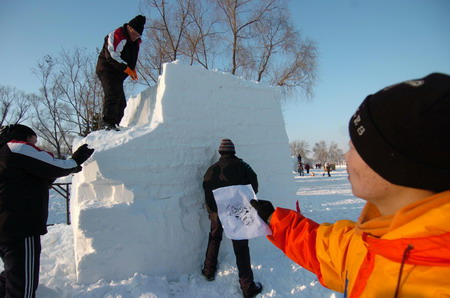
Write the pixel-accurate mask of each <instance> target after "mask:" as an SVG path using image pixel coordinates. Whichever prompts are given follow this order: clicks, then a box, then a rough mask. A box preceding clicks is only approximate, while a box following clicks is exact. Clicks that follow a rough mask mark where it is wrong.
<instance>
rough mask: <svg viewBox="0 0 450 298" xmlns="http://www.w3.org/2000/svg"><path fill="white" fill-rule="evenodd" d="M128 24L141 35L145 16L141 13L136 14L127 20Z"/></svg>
mask: <svg viewBox="0 0 450 298" xmlns="http://www.w3.org/2000/svg"><path fill="white" fill-rule="evenodd" d="M128 25H130V26H131V27H133V29H134V30H136V31H137V32H138V33H139V34H140V35H142V32H144V25H145V17H144V16H143V15H138V16H136V17H134V18H133V19H132V20H131V21H129V22H128Z"/></svg>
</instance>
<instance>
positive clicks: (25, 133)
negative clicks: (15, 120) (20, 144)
mask: <svg viewBox="0 0 450 298" xmlns="http://www.w3.org/2000/svg"><path fill="white" fill-rule="evenodd" d="M0 136H1V138H9V139H16V140H21V141H26V140H27V138H28V137H29V136H36V133H35V132H34V130H32V129H31V128H29V127H28V126H25V125H22V124H11V125H6V126H3V127H2V128H1V129H0Z"/></svg>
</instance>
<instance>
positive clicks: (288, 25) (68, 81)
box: [0, 0, 317, 157]
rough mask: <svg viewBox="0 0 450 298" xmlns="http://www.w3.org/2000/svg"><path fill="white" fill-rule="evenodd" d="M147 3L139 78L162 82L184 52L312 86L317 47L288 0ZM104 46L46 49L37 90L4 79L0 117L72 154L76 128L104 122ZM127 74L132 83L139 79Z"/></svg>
mask: <svg viewBox="0 0 450 298" xmlns="http://www.w3.org/2000/svg"><path fill="white" fill-rule="evenodd" d="M140 9H141V11H142V14H144V15H145V16H146V17H147V23H146V29H145V31H144V37H143V42H142V43H141V50H140V53H139V61H138V67H137V71H138V73H139V75H140V81H139V83H138V84H144V85H145V86H149V87H150V86H153V85H155V84H156V83H157V81H158V77H159V75H161V74H162V67H163V64H164V63H167V62H172V61H175V60H180V61H182V62H183V63H187V64H190V65H197V66H201V67H204V68H205V69H217V70H220V71H223V72H228V73H231V74H233V75H236V76H239V77H243V78H245V79H248V80H253V81H257V82H262V83H265V84H268V85H271V86H278V87H280V88H281V90H282V91H283V93H284V94H286V95H288V94H289V95H292V94H294V93H295V92H298V91H300V92H302V93H304V94H305V95H306V96H310V95H311V94H312V90H313V86H314V83H315V80H316V68H317V61H316V60H317V48H316V45H315V43H314V42H313V41H311V40H305V39H303V38H302V37H301V35H300V33H299V32H298V31H297V30H296V29H295V28H294V26H293V23H292V20H291V17H290V15H289V11H288V6H287V0H214V1H213V0H175V1H167V0H150V1H146V2H142V4H141V8H140ZM119 26H120V24H118V25H117V27H119ZM114 29H115V28H111V31H112V30H114ZM107 33H108V32H105V35H106V34H107ZM103 37H104V36H99V46H101V43H102V40H103ZM98 50H99V49H97V52H89V51H88V50H87V49H85V48H78V47H77V48H74V49H72V50H66V49H63V50H62V51H61V52H60V53H59V54H57V55H46V56H45V57H43V58H42V59H41V60H40V61H38V62H37V64H36V66H35V67H34V68H32V72H33V73H34V75H35V76H36V78H37V79H38V80H39V81H40V89H39V92H38V93H37V94H27V93H25V92H22V91H20V90H17V89H15V88H12V87H8V86H0V117H1V123H0V125H6V124H15V123H21V122H24V121H26V122H31V126H32V127H33V129H34V130H35V131H36V132H37V133H38V135H39V137H40V138H41V141H40V145H41V146H42V147H43V148H45V149H46V150H49V151H52V152H54V153H55V154H56V156H58V157H64V156H66V155H68V154H70V153H71V144H72V141H73V139H74V137H75V136H77V135H78V136H86V135H87V134H89V133H90V132H92V131H95V130H98V129H100V126H101V123H100V118H101V116H100V115H101V106H102V101H103V90H102V88H101V85H100V81H99V80H98V78H97V75H96V74H95V67H96V63H97V56H98ZM126 82H127V83H126V85H125V88H126V90H130V88H133V85H134V84H136V83H135V82H130V80H127V81H126Z"/></svg>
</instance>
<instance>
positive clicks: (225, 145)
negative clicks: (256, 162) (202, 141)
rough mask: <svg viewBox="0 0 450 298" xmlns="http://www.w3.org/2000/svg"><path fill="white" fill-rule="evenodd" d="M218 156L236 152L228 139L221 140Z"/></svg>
mask: <svg viewBox="0 0 450 298" xmlns="http://www.w3.org/2000/svg"><path fill="white" fill-rule="evenodd" d="M219 153H220V154H235V153H236V150H235V149H234V144H233V142H232V141H231V140H230V139H222V142H221V143H220V146H219Z"/></svg>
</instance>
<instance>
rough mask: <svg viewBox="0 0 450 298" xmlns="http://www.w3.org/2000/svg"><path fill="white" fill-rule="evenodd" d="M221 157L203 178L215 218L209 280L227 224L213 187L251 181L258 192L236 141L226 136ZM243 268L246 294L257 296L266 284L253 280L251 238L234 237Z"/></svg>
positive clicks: (205, 269) (207, 257) (241, 276)
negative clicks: (221, 217) (223, 225)
mask: <svg viewBox="0 0 450 298" xmlns="http://www.w3.org/2000/svg"><path fill="white" fill-rule="evenodd" d="M219 153H220V158H219V161H218V162H217V163H215V164H213V165H212V166H210V167H209V168H208V170H207V171H206V173H205V175H204V178H203V189H204V190H205V201H206V207H207V209H208V213H209V219H210V220H211V231H210V233H209V240H208V248H207V250H206V255H205V263H204V265H203V269H202V274H203V275H204V276H205V278H206V280H208V281H212V280H214V278H215V277H214V276H215V273H216V270H217V257H218V255H219V248H220V242H221V241H222V234H223V227H222V223H221V222H220V219H219V215H218V213H217V204H216V201H215V199H214V194H213V192H212V191H213V190H214V189H217V188H221V187H226V186H232V185H247V184H251V186H252V188H253V190H254V192H255V193H257V192H258V178H257V176H256V173H255V172H254V171H253V170H252V168H251V167H250V166H249V165H248V164H246V163H245V162H244V161H243V160H242V159H240V158H238V157H236V155H235V154H236V151H235V148H234V144H233V142H232V141H231V140H230V139H223V140H222V142H221V143H220V147H219ZM232 242H233V250H234V254H235V255H236V264H237V268H238V272H239V284H240V286H241V289H242V292H243V294H244V297H254V296H256V295H257V294H259V293H261V291H262V285H261V284H260V283H259V282H256V283H255V282H254V281H253V271H252V268H251V263H250V250H249V247H248V240H232Z"/></svg>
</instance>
